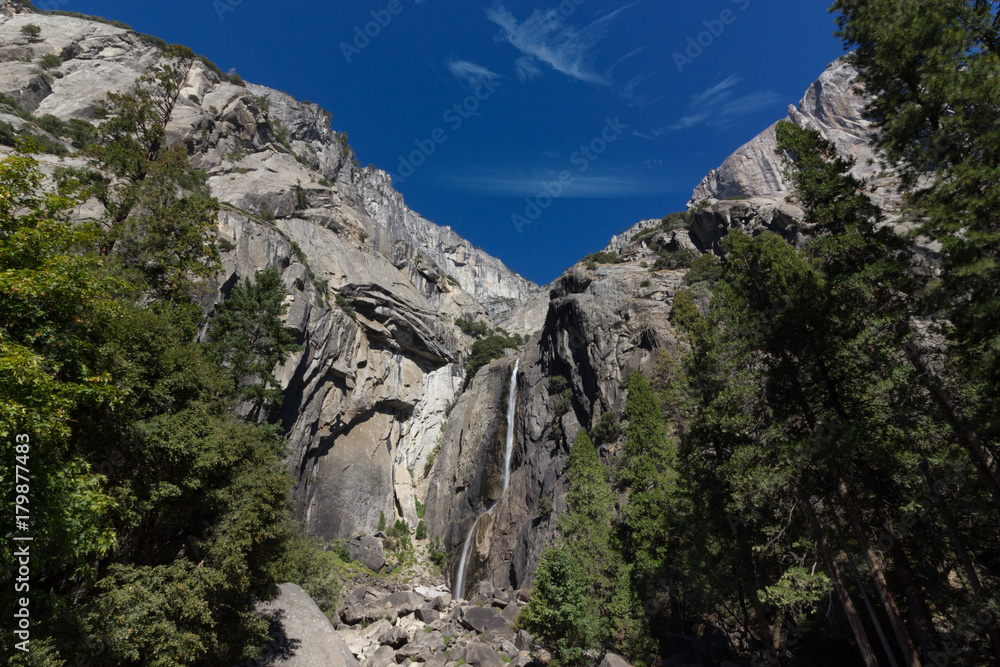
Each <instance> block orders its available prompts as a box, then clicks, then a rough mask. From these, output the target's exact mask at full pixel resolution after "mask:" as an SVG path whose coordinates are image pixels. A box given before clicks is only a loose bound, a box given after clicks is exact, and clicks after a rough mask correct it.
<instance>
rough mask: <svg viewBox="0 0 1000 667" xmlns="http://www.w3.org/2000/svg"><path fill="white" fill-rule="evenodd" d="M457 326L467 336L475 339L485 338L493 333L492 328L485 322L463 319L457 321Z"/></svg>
mask: <svg viewBox="0 0 1000 667" xmlns="http://www.w3.org/2000/svg"><path fill="white" fill-rule="evenodd" d="M455 326H456V327H458V328H459V330H461V332H462V333H464V334H465V335H466V336H472V337H473V338H483V337H485V336H488V335H489V334H490V331H491V329H490V326H489V325H488V324H486V323H485V322H476V321H474V320H467V319H465V318H461V317H460V318H458V319H457V320H455Z"/></svg>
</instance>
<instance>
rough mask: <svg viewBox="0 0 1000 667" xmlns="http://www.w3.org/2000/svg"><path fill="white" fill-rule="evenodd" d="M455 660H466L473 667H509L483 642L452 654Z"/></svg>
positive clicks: (471, 644) (472, 644)
mask: <svg viewBox="0 0 1000 667" xmlns="http://www.w3.org/2000/svg"><path fill="white" fill-rule="evenodd" d="M451 657H452V659H453V660H455V659H457V660H459V661H462V660H464V661H465V662H466V663H467V664H469V665H472V666H473V667H507V663H506V662H504V661H503V658H501V657H500V654H499V653H497V652H496V651H494V650H493V649H492V648H490V647H489V646H487V645H486V644H483V643H481V642H472V643H470V644H467V645H466V646H465V647H464V648H461V649H459V650H457V651H454V652H453V653H452V654H451Z"/></svg>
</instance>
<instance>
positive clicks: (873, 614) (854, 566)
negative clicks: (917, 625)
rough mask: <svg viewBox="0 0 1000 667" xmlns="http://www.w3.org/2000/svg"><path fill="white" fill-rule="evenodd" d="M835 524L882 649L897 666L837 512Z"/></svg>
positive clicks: (892, 664) (893, 664) (893, 666)
mask: <svg viewBox="0 0 1000 667" xmlns="http://www.w3.org/2000/svg"><path fill="white" fill-rule="evenodd" d="M833 522H834V523H833V525H834V527H835V528H836V529H837V537H838V538H839V539H840V548H841V549H843V550H844V553H845V554H847V562H848V563H850V564H851V571H852V572H853V573H854V581H855V582H856V583H857V584H858V591H859V592H860V593H861V599H862V600H863V601H864V603H865V610H866V611H867V612H868V617H869V618H871V619H872V625H874V626H875V632H876V633H878V640H879V643H881V644H882V650H884V651H885V654H886V656H887V657H888V658H889V664H890V665H891V666H892V667H897V666H898V665H899V663H898V662H896V654H895V653H894V652H893V650H892V646H890V645H889V638H888V637H886V636H885V630H883V629H882V622H881V621H880V620H879V617H878V614H877V613H876V612H875V607H873V606H872V600H871V598H870V597H869V596H868V591H867V590H865V583H864V581H863V580H862V579H861V573H860V572H859V571H858V566H857V563H855V562H854V554H852V553H851V549H850V547H848V546H847V540H846V539H844V531H843V530H841V528H840V520H839V519H837V516H836V514H834V516H833Z"/></svg>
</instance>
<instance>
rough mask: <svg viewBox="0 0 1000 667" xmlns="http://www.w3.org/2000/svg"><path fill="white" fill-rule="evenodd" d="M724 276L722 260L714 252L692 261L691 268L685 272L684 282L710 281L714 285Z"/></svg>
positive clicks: (689, 283) (692, 283)
mask: <svg viewBox="0 0 1000 667" xmlns="http://www.w3.org/2000/svg"><path fill="white" fill-rule="evenodd" d="M721 277H722V260H720V259H719V258H718V257H716V256H715V255H712V254H704V255H701V256H700V257H698V258H697V259H695V260H694V261H693V262H691V268H690V269H689V270H688V272H687V273H685V274H684V284H686V285H694V284H696V283H702V282H705V283H708V284H709V286H711V287H714V286H715V283H717V282H719V278H721Z"/></svg>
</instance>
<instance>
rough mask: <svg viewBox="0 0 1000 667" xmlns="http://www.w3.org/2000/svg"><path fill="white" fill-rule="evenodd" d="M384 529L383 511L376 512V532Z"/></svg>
mask: <svg viewBox="0 0 1000 667" xmlns="http://www.w3.org/2000/svg"><path fill="white" fill-rule="evenodd" d="M383 531H385V512H379V513H378V532H380V533H381V532H383Z"/></svg>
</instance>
